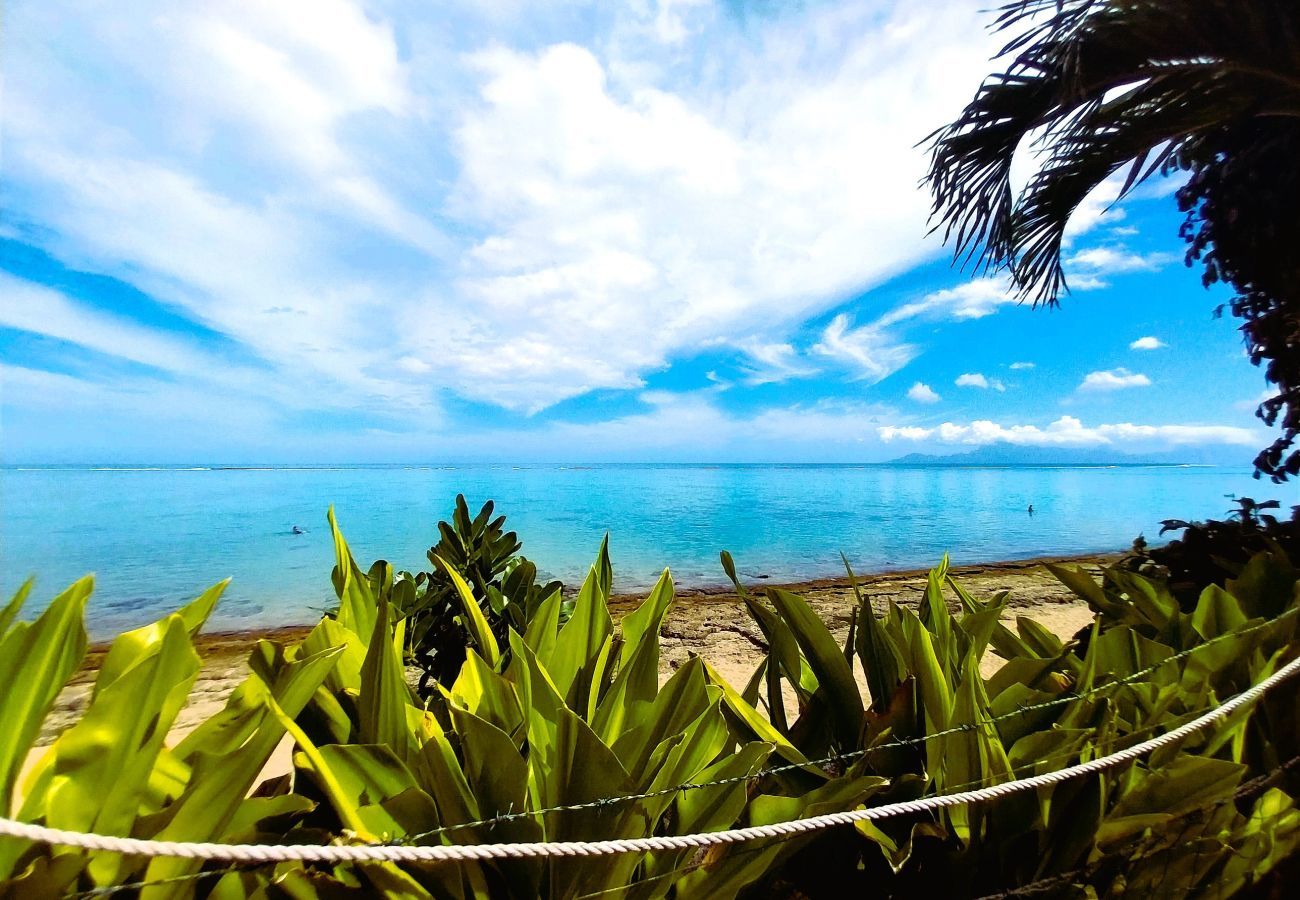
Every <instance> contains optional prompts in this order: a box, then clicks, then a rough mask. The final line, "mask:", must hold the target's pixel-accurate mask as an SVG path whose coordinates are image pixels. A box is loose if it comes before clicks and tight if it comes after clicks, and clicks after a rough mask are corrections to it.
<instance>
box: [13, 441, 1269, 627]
mask: <svg viewBox="0 0 1300 900" xmlns="http://www.w3.org/2000/svg"><path fill="white" fill-rule="evenodd" d="M457 493H464V494H465V496H466V498H467V499H468V501H469V503H470V505H471V510H472V512H477V510H478V507H479V505H480V504H481V503H482V502H483V501H484V500H487V499H492V500H495V501H496V503H497V511H498V512H500V513H504V514H506V516H507V525H508V526H509V527H510V528H511V529H513V530H515V531H517V532H518V533H519V536H520V538H521V539H522V540H523V543H524V547H523V553H524V554H525V555H526V556H528V557H529V558H530V559H532V560H533V561H534V562H536V563H537V564H538V567H539V568H540V569H541V570H542V572H543V573H544V574H546V575H547V576H550V577H556V578H560V579H563V580H564V581H565V582H578V581H580V580H581V578H582V577H583V575H584V574H585V572H586V570H587V567H588V566H589V565H590V563H591V560H592V557H593V556H594V554H595V552H596V550H597V548H598V547H599V544H600V539H601V537H602V536H603V535H604V534H605V533H606V532H608V533H609V534H610V552H611V555H612V557H613V562H614V571H615V588H616V589H617V590H620V591H634V590H638V589H641V588H645V587H647V586H649V585H651V584H652V583H653V582H654V581H655V579H656V578H657V577H658V575H659V573H660V572H661V571H662V570H663V569H664V568H665V567H667V568H670V569H671V570H672V573H673V576H674V578H675V579H676V580H677V582H678V584H680V585H686V586H703V585H710V584H718V583H722V582H724V581H725V576H724V575H723V573H722V569H721V567H720V565H719V564H718V551H719V550H723V549H727V550H730V551H731V553H732V554H733V556H735V558H736V562H737V566H738V568H739V569H740V571H741V573H742V574H743V575H745V576H748V577H750V578H753V579H758V577H759V576H766V577H767V579H768V583H782V582H793V581H803V580H808V579H813V578H819V577H824V576H833V575H837V574H840V573H842V572H843V567H842V564H841V562H840V551H843V552H844V553H846V554H847V555H848V557H849V560H850V561H851V562H852V563H853V565H854V567H855V569H857V570H858V571H861V572H871V571H878V570H884V569H902V568H915V567H922V566H929V565H932V564H934V563H935V562H937V561H938V560H939V559H940V557H941V556H942V555H943V554H944V553H945V552H947V553H948V554H950V556H951V558H952V559H953V561H954V563H955V564H961V563H977V562H990V561H994V560H1005V559H1017V558H1029V557H1035V556H1043V555H1059V554H1071V553H1089V552H1098V551H1109V550H1120V549H1123V548H1126V547H1127V546H1129V544H1130V543H1131V542H1132V540H1133V538H1134V537H1135V536H1137V535H1138V534H1139V533H1142V534H1145V535H1146V537H1147V538H1148V540H1152V541H1153V542H1154V541H1155V539H1156V535H1157V533H1158V532H1159V530H1160V521H1161V520H1162V519H1166V518H1173V517H1177V518H1205V517H1207V516H1208V517H1222V516H1223V515H1224V513H1226V512H1227V510H1228V509H1229V507H1230V505H1231V501H1230V500H1229V499H1228V495H1232V494H1236V495H1245V496H1253V497H1255V498H1256V499H1266V498H1268V497H1275V496H1281V493H1280V492H1279V490H1278V489H1277V488H1276V487H1275V486H1273V485H1270V484H1268V483H1267V482H1263V483H1261V482H1257V481H1254V480H1252V479H1251V477H1250V469H1248V468H1223V467H1161V466H1124V467H1060V468H1057V467H1008V468H925V467H903V466H889V465H862V466H847V465H602V466H555V465H537V466H500V465H495V466H492V465H482V466H338V467H285V466H270V467H220V466H193V467H179V466H176V467H127V466H122V467H9V468H5V469H0V588H3V590H4V591H5V596H8V594H9V593H10V592H12V591H13V590H14V589H16V588H17V586H18V584H19V583H20V582H21V581H22V580H23V579H24V578H26V577H27V576H28V575H35V576H36V578H37V590H36V592H35V594H34V595H33V598H32V600H31V601H29V604H30V605H29V609H28V612H29V614H30V613H31V612H33V611H35V610H39V609H40V608H41V607H42V606H43V605H44V604H45V603H47V602H48V601H49V599H51V598H52V597H53V596H54V594H55V593H57V592H58V591H59V590H61V589H62V588H63V587H65V586H66V585H67V584H68V583H69V582H71V581H72V580H73V579H75V578H77V577H79V576H81V575H84V574H86V573H89V572H93V573H94V574H95V577H96V591H95V595H94V599H93V600H92V602H91V606H90V611H89V614H88V615H89V623H90V627H91V630H92V632H93V634H94V635H95V636H97V637H103V636H106V635H109V634H112V633H114V632H116V631H118V630H121V629H124V628H127V627H132V626H136V625H139V624H143V623H145V622H148V621H151V620H153V619H155V618H157V617H158V616H161V615H163V614H165V613H166V612H167V611H169V610H171V609H173V608H175V607H176V606H177V605H178V604H180V603H182V602H184V601H185V600H187V599H189V598H192V597H193V596H195V595H196V594H197V593H198V592H200V591H201V590H203V589H204V588H206V587H207V586H209V585H210V584H212V583H214V582H216V581H219V580H220V579H222V578H226V577H231V578H233V583H232V584H231V586H230V589H229V590H228V591H227V593H226V595H225V598H224V600H223V601H222V603H221V605H220V606H219V607H218V611H217V613H216V615H215V616H214V617H213V620H212V623H211V625H210V628H213V629H226V630H229V629H245V628H260V627H266V626H275V625H288V624H299V623H309V622H312V621H315V619H316V618H317V612H316V611H317V610H319V609H320V608H322V607H324V606H327V605H329V604H331V603H332V602H333V599H334V598H333V591H332V588H331V586H330V569H331V566H332V565H333V551H332V547H331V543H330V536H329V528H328V526H327V524H326V521H325V514H326V509H327V508H328V506H329V505H330V504H334V506H335V509H336V512H337V515H338V519H339V523H340V525H341V526H342V529H343V532H344V534H345V535H346V537H347V539H348V541H349V543H350V544H351V546H352V549H353V553H354V555H355V556H356V558H357V561H358V562H359V563H360V564H361V566H362V568H363V569H364V568H366V567H368V566H369V564H370V563H371V562H372V561H373V560H375V559H379V558H383V559H388V560H390V561H391V562H393V563H394V564H395V565H396V566H397V567H398V568H407V569H410V570H412V571H416V570H418V569H419V568H420V567H427V566H428V561H427V559H426V557H425V553H426V552H427V550H428V548H429V547H430V546H431V545H432V544H433V543H434V542H435V540H436V538H437V529H436V523H437V521H438V520H439V519H440V518H449V517H450V513H451V510H452V507H453V503H454V498H455V496H456V494H457ZM1030 504H1033V507H1034V515H1033V516H1030V515H1029V514H1028V512H1027V508H1028V506H1029V505H1030ZM295 525H296V526H298V527H299V528H301V529H302V530H303V533H302V534H294V533H293V528H294V526H295Z"/></svg>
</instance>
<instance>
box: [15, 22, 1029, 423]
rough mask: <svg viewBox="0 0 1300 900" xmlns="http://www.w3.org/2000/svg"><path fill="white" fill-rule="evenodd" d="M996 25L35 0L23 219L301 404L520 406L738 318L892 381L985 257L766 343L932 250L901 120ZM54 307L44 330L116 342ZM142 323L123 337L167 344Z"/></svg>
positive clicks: (971, 69)
mask: <svg viewBox="0 0 1300 900" xmlns="http://www.w3.org/2000/svg"><path fill="white" fill-rule="evenodd" d="M492 6H495V8H494V9H489V8H487V7H492ZM543 6H544V5H543ZM507 7H508V8H507ZM538 9H540V11H537V10H538ZM534 17H535V18H534ZM987 21H988V19H987V16H986V15H985V14H984V12H982V11H981V9H980V8H979V7H978V5H972V6H969V7H967V6H962V7H961V8H954V7H952V5H951V4H947V3H939V2H937V0H926V2H908V3H904V2H902V0H886V2H884V3H861V4H843V5H839V4H835V5H817V4H812V5H808V6H807V7H804V6H801V5H798V4H796V5H793V6H791V7H790V8H789V9H785V10H783V11H780V12H779V14H773V15H772V16H771V17H758V16H755V17H746V18H745V19H744V21H743V22H742V21H739V20H738V19H737V18H736V17H732V16H728V15H726V14H722V13H719V12H718V10H717V8H716V7H705V6H703V5H696V4H693V3H689V2H683V3H673V4H670V5H660V6H658V7H655V8H650V7H648V6H645V5H643V4H636V3H633V4H628V5H627V6H619V7H612V6H602V7H601V8H600V15H599V16H594V15H586V14H583V15H574V16H554V14H553V13H551V12H550V11H549V10H547V9H541V8H540V7H538V8H537V9H535V8H534V6H530V5H528V4H504V5H503V4H495V5H494V4H487V5H486V6H485V7H484V8H481V9H480V8H477V7H468V6H466V7H463V8H460V7H457V8H455V9H444V8H441V7H440V8H438V9H428V8H426V7H422V6H420V5H414V6H410V7H402V6H394V5H381V6H378V7H375V6H371V5H368V4H363V3H361V2H353V0H322V2H319V3H314V2H311V3H309V2H307V0H295V2H292V3H290V2H285V3H279V4H265V3H263V4H257V3H251V2H247V0H213V2H211V3H204V4H198V5H195V4H189V5H186V4H179V5H178V4H167V3H162V2H153V3H148V2H146V3H143V4H139V5H133V7H132V13H131V15H130V16H125V17H124V16H121V15H120V13H118V12H117V11H115V10H114V9H111V8H109V7H102V8H101V7H100V6H97V5H94V4H91V5H70V4H65V3H62V2H58V0H50V2H46V3H40V4H21V5H18V6H17V7H16V8H15V9H14V10H13V11H12V15H10V16H9V17H8V18H7V20H6V69H7V74H8V75H9V76H10V77H9V79H8V81H7V85H6V87H7V90H6V95H5V104H6V108H5V112H6V121H5V128H6V133H5V163H6V173H5V176H6V183H7V187H8V191H7V197H10V198H12V199H11V202H10V207H9V208H8V209H7V211H6V212H7V218H9V219H11V220H12V221H20V222H23V223H24V226H30V227H25V228H24V230H23V234H25V235H27V236H28V238H27V239H29V240H32V241H34V242H36V243H38V244H39V245H40V246H41V248H42V249H44V250H46V251H48V252H49V253H51V254H52V255H53V256H54V257H55V258H56V259H58V260H59V261H62V262H64V263H66V264H68V265H69V266H71V267H73V268H77V269H83V270H88V271H93V272H99V273H103V274H107V275H110V276H113V277H116V278H119V279H121V280H123V281H125V282H127V283H129V284H131V285H133V286H135V287H138V288H139V289H141V290H143V291H145V292H146V293H149V294H151V295H152V296H154V297H155V298H156V299H157V300H158V301H159V302H160V303H161V304H162V305H164V306H166V307H169V308H171V309H174V310H177V311H180V312H182V313H183V314H184V315H186V316H187V317H189V318H191V319H193V320H194V321H196V322H198V323H200V324H201V325H202V326H203V327H204V328H207V329H210V330H212V331H215V332H218V333H220V334H222V335H224V336H226V337H227V338H228V339H229V340H230V341H231V342H233V344H235V345H236V346H237V347H238V348H239V350H240V351H241V353H242V354H243V355H245V356H247V357H248V358H250V359H252V360H255V361H257V362H258V363H260V364H263V365H265V366H266V367H268V369H270V370H271V371H272V372H274V373H275V374H274V376H272V377H267V378H265V379H263V380H264V382H265V383H266V384H268V385H271V384H274V385H276V389H277V390H281V389H282V390H283V392H284V393H285V394H289V395H292V397H293V399H294V402H295V403H297V404H299V405H301V406H310V405H313V404H315V405H318V406H321V407H330V408H332V407H334V406H336V405H337V406H347V407H351V408H361V409H375V408H378V409H381V410H388V409H397V410H398V411H399V412H400V411H401V410H409V409H413V408H414V409H420V410H421V411H423V412H428V411H436V409H437V407H438V397H439V395H440V394H441V393H443V392H450V393H454V394H459V395H461V396H464V397H468V398H472V399H476V400H481V401H484V402H489V403H494V404H499V405H502V406H505V407H508V408H511V409H514V410H520V411H525V412H535V411H538V410H541V409H544V408H546V407H548V406H550V405H553V404H555V403H557V402H559V401H560V400H563V399H565V398H569V397H574V396H578V395H581V394H583V393H585V392H588V391H591V390H593V389H597V388H623V389H636V388H639V387H640V386H642V385H643V384H644V381H645V378H646V377H647V375H648V374H649V373H651V372H654V371H658V370H662V369H663V368H664V367H665V366H666V365H668V364H669V363H670V362H671V361H672V360H673V359H674V358H675V357H680V356H683V355H686V354H690V353H692V352H695V351H698V350H699V349H701V348H703V347H709V346H717V345H718V343H719V342H734V339H735V336H736V335H762V336H763V338H762V339H761V341H760V340H755V341H753V342H751V343H749V344H747V345H744V344H742V349H744V350H745V352H747V353H748V354H749V356H750V359H751V361H752V367H751V370H750V372H749V377H750V380H751V381H774V380H783V379H786V378H797V377H803V376H804V375H805V374H809V373H811V372H812V371H813V370H814V369H815V368H816V367H817V363H819V362H825V361H831V360H833V361H835V362H837V363H838V364H840V365H844V366H847V367H848V368H849V369H850V370H852V371H853V372H854V373H855V374H856V375H857V376H858V377H860V378H862V379H864V380H871V381H878V380H879V379H881V378H884V377H886V376H887V375H889V374H891V373H892V372H895V371H897V370H898V369H899V368H901V367H902V366H904V365H906V364H907V362H908V361H910V360H911V359H912V358H913V357H914V356H915V355H916V353H917V352H919V351H918V350H917V348H916V347H915V346H913V345H912V344H911V343H908V342H907V341H905V340H904V339H903V337H902V336H901V334H900V333H899V332H901V331H902V330H903V329H904V328H905V327H907V326H908V325H909V324H913V323H917V322H922V321H952V320H969V319H976V318H980V317H983V316H988V315H991V314H993V313H995V312H997V311H998V310H999V309H1001V308H1003V307H1004V306H1006V305H1007V304H1010V303H1013V302H1015V300H1014V297H1013V296H1012V295H1011V294H1010V292H1009V290H1008V288H1007V285H1006V282H1005V280H1004V279H1000V278H981V279H974V280H972V281H970V282H966V283H963V284H961V285H958V286H956V287H953V288H949V289H945V290H941V291H936V292H933V293H931V294H928V295H926V296H925V297H923V298H921V299H920V300H917V301H914V302H911V303H906V304H904V305H902V306H900V307H898V308H897V309H894V310H890V311H884V312H883V313H882V314H880V315H879V316H878V317H877V318H876V319H875V320H870V318H869V317H868V316H861V318H860V319H859V321H862V322H864V323H865V324H862V325H857V324H855V323H854V322H853V321H851V320H850V319H849V318H848V317H845V316H838V317H836V318H835V319H834V320H833V321H832V322H831V323H830V324H829V325H828V326H827V327H826V328H825V329H824V331H823V333H822V334H821V335H820V336H819V339H818V340H817V342H816V346H815V347H814V348H812V349H811V350H809V351H808V352H806V353H800V348H798V347H796V346H795V345H794V344H792V343H791V342H789V341H787V340H782V339H781V336H782V335H789V334H792V333H794V332H795V330H796V329H797V328H798V327H799V326H800V325H802V324H803V323H805V322H807V321H808V320H809V319H811V318H813V317H816V316H820V315H823V314H825V313H826V312H827V311H828V310H831V309H833V308H835V307H836V306H837V305H838V304H841V303H843V302H844V300H845V298H846V297H849V296H854V295H856V294H858V293H859V292H861V291H863V290H866V289H868V288H870V287H871V286H873V285H876V284H879V283H881V282H883V281H884V280H886V279H888V278H890V277H892V276H895V275H897V274H899V273H901V272H904V271H906V270H908V269H910V268H912V267H914V266H915V265H917V264H918V263H920V262H924V261H925V260H927V259H930V258H934V257H935V256H937V255H938V254H939V253H940V252H941V251H940V248H939V246H938V242H937V240H936V239H928V240H927V239H926V238H925V234H926V232H927V217H928V212H929V199H928V197H927V195H926V194H925V192H924V191H923V190H921V189H919V188H918V187H917V183H918V181H919V179H920V177H921V175H922V174H923V173H924V169H925V162H926V160H925V155H924V153H922V152H920V151H919V150H918V149H917V148H916V146H915V142H916V140H917V139H918V138H919V137H921V136H922V135H924V134H926V133H928V132H929V131H930V130H932V129H933V128H934V127H935V125H936V123H940V122H943V121H945V120H947V119H948V118H949V117H950V116H951V115H952V112H953V110H956V109H960V108H961V106H962V105H963V104H964V103H965V102H967V101H968V100H969V96H970V93H971V90H972V85H974V84H977V83H978V81H979V79H980V78H981V77H983V76H984V75H985V74H986V73H987V71H988V58H989V56H990V54H991V51H993V50H994V49H996V46H997V39H996V38H995V37H990V36H988V35H987V34H986V32H985V29H984V26H985V25H986V24H987ZM574 22H581V23H582V24H581V25H574V24H573V23H574ZM593 23H594V24H593ZM593 27H594V28H596V29H598V30H597V31H596V32H595V33H593V32H592V28H593ZM646 35H651V36H653V38H654V39H653V40H642V39H641V38H642V37H644V36H646ZM106 79H107V80H106ZM845 110H852V111H853V114H852V115H849V116H846V115H845ZM70 314H71V315H73V316H76V317H79V318H78V319H77V322H76V323H64V322H63V320H61V319H60V320H54V319H51V324H49V325H47V326H46V327H47V330H48V329H53V328H54V327H55V324H58V327H60V328H64V325H65V324H67V326H68V327H67V328H64V330H65V331H66V332H67V333H68V334H75V337H73V338H70V339H73V340H76V341H79V342H83V345H84V346H87V347H92V348H93V347H97V346H103V345H104V343H105V342H104V340H102V339H97V338H95V334H96V328H97V323H98V321H99V320H98V319H96V318H95V317H94V315H93V314H90V313H87V312H86V311H85V310H84V309H81V308H79V307H74V308H72V310H71V313H70ZM129 324H130V323H126V324H124V323H122V322H117V323H114V327H115V328H119V330H118V331H117V332H115V335H116V338H117V339H115V340H114V341H113V342H112V344H113V348H112V349H113V352H116V353H117V354H119V355H124V356H128V357H148V358H150V359H153V360H155V361H157V360H159V359H161V358H162V357H163V356H165V355H166V354H174V353H175V352H176V351H177V348H176V345H175V341H174V339H173V338H172V337H169V336H168V335H165V334H157V333H154V332H156V331H157V329H152V328H151V327H150V326H147V325H137V326H131V327H130V328H126V326H127V325H129ZM74 325H75V327H74ZM123 328H126V330H121V329H123ZM97 340H98V343H96V341H97ZM810 357H811V358H810ZM149 364H151V365H153V364H156V362H154V363H149ZM228 368H230V367H228ZM227 374H228V375H229V376H230V377H234V375H233V374H230V373H227ZM157 389H158V390H165V388H163V387H159V388H157Z"/></svg>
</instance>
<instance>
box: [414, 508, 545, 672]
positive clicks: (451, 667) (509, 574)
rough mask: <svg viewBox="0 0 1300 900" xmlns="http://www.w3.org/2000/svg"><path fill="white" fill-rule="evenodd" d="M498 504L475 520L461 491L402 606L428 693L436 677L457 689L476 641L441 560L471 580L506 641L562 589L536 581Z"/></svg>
mask: <svg viewBox="0 0 1300 900" xmlns="http://www.w3.org/2000/svg"><path fill="white" fill-rule="evenodd" d="M492 510H493V504H492V501H491V500H489V501H488V502H486V503H484V504H483V507H482V509H480V510H479V513H478V515H477V516H475V517H474V518H473V519H471V518H470V515H469V506H468V505H467V504H466V502H465V497H464V495H461V494H458V495H456V510H455V512H454V513H453V514H452V518H451V521H450V522H439V523H438V533H439V540H438V543H437V544H435V545H434V546H433V547H431V548H430V549H429V562H430V563H431V564H432V569H431V570H430V571H428V572H421V573H419V574H417V575H415V576H413V577H412V576H407V577H411V580H412V581H413V582H414V584H415V591H414V594H413V597H412V599H411V602H410V604H409V606H407V607H406V608H403V609H401V610H400V612H401V613H402V614H403V615H405V616H406V617H407V619H408V622H407V647H408V656H409V660H410V662H412V663H414V664H415V665H417V666H419V668H420V669H421V670H422V673H423V674H422V675H421V678H420V692H421V693H422V694H424V693H427V691H428V689H429V685H430V682H431V681H437V682H439V683H440V684H442V685H443V686H445V687H450V686H451V684H452V682H454V681H455V680H456V676H457V675H458V674H459V673H460V668H461V665H462V664H463V663H464V662H465V654H466V649H467V648H468V647H469V646H471V645H472V643H473V642H472V640H471V638H470V635H469V631H468V630H467V629H466V627H465V623H464V621H463V620H462V617H461V612H460V600H459V599H458V597H457V595H456V588H455V586H454V585H453V584H452V581H451V578H450V577H449V576H448V575H447V573H446V570H445V569H444V568H443V566H442V565H441V564H440V563H439V560H441V561H442V562H443V563H446V564H447V565H450V566H452V567H453V568H454V569H455V570H456V571H457V572H459V573H460V575H461V577H463V578H464V579H465V581H466V582H467V583H468V584H469V586H470V589H471V590H472V591H473V592H474V596H475V598H476V599H477V600H478V601H479V606H480V608H481V609H482V610H483V614H484V616H485V617H486V618H487V620H488V624H489V625H491V627H492V631H493V632H494V633H495V635H496V637H497V640H498V641H500V642H501V643H502V644H503V645H504V644H505V643H506V634H507V632H508V630H509V629H510V628H511V627H513V628H514V629H515V630H516V631H518V632H520V633H521V634H522V633H523V632H524V631H525V630H526V628H527V623H528V622H529V621H530V620H531V618H532V613H533V612H534V611H535V610H536V609H537V607H538V606H539V605H540V604H541V602H542V601H543V600H545V599H546V598H547V597H549V596H550V595H551V594H552V593H554V592H556V591H559V590H562V588H563V585H562V584H561V583H560V582H558V581H552V582H549V583H547V584H538V583H537V566H536V565H534V564H533V563H532V562H530V561H529V560H528V559H526V558H524V557H522V556H519V555H518V552H519V550H520V548H521V547H522V546H523V544H522V543H521V542H520V541H519V539H518V537H517V536H516V535H515V533H514V532H513V531H506V530H505V520H506V517H505V516H497V517H496V518H495V519H494V518H492ZM562 615H563V613H562Z"/></svg>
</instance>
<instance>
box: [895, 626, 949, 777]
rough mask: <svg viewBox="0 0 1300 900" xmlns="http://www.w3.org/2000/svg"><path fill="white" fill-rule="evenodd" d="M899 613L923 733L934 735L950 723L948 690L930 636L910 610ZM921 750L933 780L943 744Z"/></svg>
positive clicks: (939, 768)
mask: <svg viewBox="0 0 1300 900" xmlns="http://www.w3.org/2000/svg"><path fill="white" fill-rule="evenodd" d="M902 613H903V616H902V620H901V621H902V627H903V634H904V636H905V639H906V642H907V650H908V653H909V655H910V659H909V660H908V668H909V669H910V670H911V672H912V674H913V676H915V678H916V680H917V685H918V692H919V694H920V697H921V707H922V709H923V710H924V713H925V733H926V734H935V733H937V732H940V731H943V730H945V729H946V728H947V727H948V723H949V721H951V719H952V689H951V687H950V686H949V684H948V678H947V676H946V675H945V674H944V671H943V667H942V666H941V665H939V659H938V657H937V656H936V655H935V652H934V645H933V643H932V642H931V640H930V632H929V631H928V630H927V629H926V628H925V626H924V625H922V624H921V621H920V620H919V619H918V618H917V617H916V616H915V615H914V614H913V613H912V612H911V611H910V610H903V611H902ZM925 746H926V758H927V768H928V769H929V771H930V775H931V777H936V776H937V774H938V773H940V772H942V771H943V763H944V742H943V740H942V739H937V740H930V741H927V742H926V745H925Z"/></svg>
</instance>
